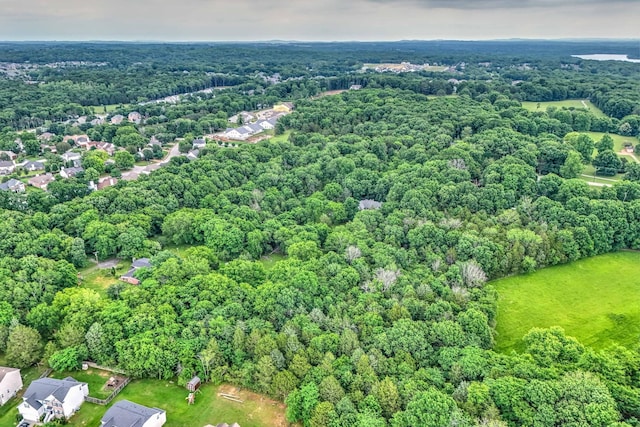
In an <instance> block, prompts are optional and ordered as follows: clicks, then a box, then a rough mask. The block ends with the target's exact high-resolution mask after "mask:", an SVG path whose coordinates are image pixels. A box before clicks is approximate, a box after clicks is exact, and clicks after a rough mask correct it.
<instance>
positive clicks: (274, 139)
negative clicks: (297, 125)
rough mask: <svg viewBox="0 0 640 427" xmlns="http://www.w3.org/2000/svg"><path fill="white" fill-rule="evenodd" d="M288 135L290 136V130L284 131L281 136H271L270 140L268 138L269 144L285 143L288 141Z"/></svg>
mask: <svg viewBox="0 0 640 427" xmlns="http://www.w3.org/2000/svg"><path fill="white" fill-rule="evenodd" d="M289 135H291V131H290V130H288V131H286V132H285V133H283V134H280V135H276V136H272V137H271V138H269V141H271V142H287V141H288V140H289Z"/></svg>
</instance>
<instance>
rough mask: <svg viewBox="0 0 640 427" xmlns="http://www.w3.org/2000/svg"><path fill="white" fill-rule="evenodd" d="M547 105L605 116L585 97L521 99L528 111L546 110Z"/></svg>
mask: <svg viewBox="0 0 640 427" xmlns="http://www.w3.org/2000/svg"><path fill="white" fill-rule="evenodd" d="M548 107H556V108H568V109H572V108H573V109H576V110H581V109H587V110H589V111H590V112H592V113H593V114H594V115H595V116H597V117H606V115H605V114H604V113H603V112H602V110H600V109H599V108H598V107H596V106H595V105H594V104H593V103H592V102H591V101H589V100H586V99H584V100H583V99H567V100H565V101H548V102H535V101H523V102H522V108H525V109H527V110H529V111H543V112H544V111H547V108H548Z"/></svg>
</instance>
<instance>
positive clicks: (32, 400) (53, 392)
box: [18, 377, 89, 423]
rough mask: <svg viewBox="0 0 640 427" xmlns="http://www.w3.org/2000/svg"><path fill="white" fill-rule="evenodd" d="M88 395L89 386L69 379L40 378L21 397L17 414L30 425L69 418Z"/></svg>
mask: <svg viewBox="0 0 640 427" xmlns="http://www.w3.org/2000/svg"><path fill="white" fill-rule="evenodd" d="M88 395H89V385H88V384H87V383H81V382H79V381H76V380H75V379H73V378H71V377H67V378H65V379H62V380H58V379H55V378H40V379H37V380H35V381H33V382H32V383H31V385H29V387H28V388H27V391H25V392H24V395H23V396H22V403H21V404H20V405H18V412H20V415H22V417H23V418H24V419H25V420H27V421H29V422H32V423H37V422H40V421H42V422H44V423H47V422H49V421H51V420H53V419H56V418H69V417H70V416H71V415H73V414H74V413H76V411H78V409H80V406H82V404H83V403H84V398H85V397H86V396H88Z"/></svg>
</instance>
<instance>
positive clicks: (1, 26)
mask: <svg viewBox="0 0 640 427" xmlns="http://www.w3.org/2000/svg"><path fill="white" fill-rule="evenodd" d="M638 16H640V1H638V0H565V1H556V0H323V1H321V2H319V1H311V0H295V1H292V2H282V1H276V0H234V1H232V2H229V1H222V0H181V1H159V0H138V1H135V2H131V1H129V0H110V1H108V2H98V1H87V0H56V1H50V0H0V40H113V41H126V40H131V41H258V40H300V41H346V40H361V41H374V40H403V39H404V40H406V39H415V40H433V39H458V40H489V39H509V38H536V39H558V38H638V37H640V33H639V32H638V29H637V17H638Z"/></svg>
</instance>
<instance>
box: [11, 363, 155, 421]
mask: <svg viewBox="0 0 640 427" xmlns="http://www.w3.org/2000/svg"><path fill="white" fill-rule="evenodd" d="M22 387H23V383H22V376H21V375H20V370H19V369H15V368H6V367H0V406H2V405H4V404H5V403H7V402H8V401H9V400H11V399H12V398H13V397H14V396H16V394H17V393H18V392H19V391H20V390H22ZM88 395H89V385H88V384H87V383H84V382H80V381H77V380H75V379H74V378H72V377H67V378H64V379H55V378H40V379H37V380H34V381H33V382H32V383H31V384H30V385H29V387H28V388H27V390H26V391H25V392H24V395H23V397H22V402H21V403H20V404H19V405H18V412H19V413H20V415H21V416H22V419H23V421H24V422H26V423H27V424H29V425H32V424H38V423H48V422H50V421H52V420H56V419H63V420H66V419H68V418H69V417H71V416H72V415H73V414H75V413H76V412H77V411H78V410H79V409H80V407H81V406H82V404H83V403H84V402H85V400H86V398H87V396H88ZM166 421H167V414H166V412H165V411H164V410H162V409H158V408H148V407H146V406H142V405H139V404H137V403H134V402H130V401H128V400H120V401H118V402H116V403H115V404H114V405H113V406H111V408H109V409H108V410H107V412H106V413H105V414H104V416H103V417H102V420H101V422H100V427H161V426H162V425H164V424H165V423H166Z"/></svg>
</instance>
